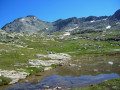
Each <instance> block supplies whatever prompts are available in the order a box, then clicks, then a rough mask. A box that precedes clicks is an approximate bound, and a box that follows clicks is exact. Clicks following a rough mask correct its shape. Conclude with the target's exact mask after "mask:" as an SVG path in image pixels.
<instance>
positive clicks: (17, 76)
mask: <svg viewBox="0 0 120 90" xmlns="http://www.w3.org/2000/svg"><path fill="white" fill-rule="evenodd" d="M0 75H2V76H4V77H7V78H10V79H11V80H12V81H11V82H10V83H9V84H14V83H17V82H18V81H19V80H21V79H25V78H26V77H27V76H29V73H26V72H17V71H14V70H12V71H9V70H1V72H0Z"/></svg>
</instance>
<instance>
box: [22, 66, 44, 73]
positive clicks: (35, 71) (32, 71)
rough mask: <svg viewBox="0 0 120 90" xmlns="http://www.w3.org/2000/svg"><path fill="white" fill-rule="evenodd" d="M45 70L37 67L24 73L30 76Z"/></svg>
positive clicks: (29, 68) (30, 68)
mask: <svg viewBox="0 0 120 90" xmlns="http://www.w3.org/2000/svg"><path fill="white" fill-rule="evenodd" d="M42 70H43V68H42V67H41V68H36V67H28V68H27V69H26V70H25V71H24V72H26V73H30V74H37V73H39V72H41V71H42Z"/></svg>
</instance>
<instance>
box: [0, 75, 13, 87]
mask: <svg viewBox="0 0 120 90" xmlns="http://www.w3.org/2000/svg"><path fill="white" fill-rule="evenodd" d="M10 82H11V79H10V78H6V77H4V76H0V86H2V85H7V84H8V83H10Z"/></svg>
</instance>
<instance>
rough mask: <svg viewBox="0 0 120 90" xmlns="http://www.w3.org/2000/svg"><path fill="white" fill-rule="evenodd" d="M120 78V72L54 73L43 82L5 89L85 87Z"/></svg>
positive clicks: (21, 84)
mask: <svg viewBox="0 0 120 90" xmlns="http://www.w3.org/2000/svg"><path fill="white" fill-rule="evenodd" d="M114 78H120V76H119V75H118V74H115V73H111V74H100V75H97V76H93V75H82V76H80V77H73V76H65V77H63V76H60V75H52V76H49V77H46V78H45V79H43V80H42V81H41V82H39V83H37V84H31V83H18V84H14V85H13V86H11V87H9V88H8V89H3V90H35V89H42V88H44V86H45V85H47V86H50V88H55V87H56V86H59V87H62V88H64V89H67V88H77V87H84V86H87V85H91V84H95V83H99V82H102V81H105V80H109V79H114Z"/></svg>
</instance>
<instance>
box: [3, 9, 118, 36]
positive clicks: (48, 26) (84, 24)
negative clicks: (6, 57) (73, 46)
mask: <svg viewBox="0 0 120 90" xmlns="http://www.w3.org/2000/svg"><path fill="white" fill-rule="evenodd" d="M119 28H120V9H119V10H117V11H116V12H115V13H114V14H113V15H112V16H100V17H96V16H89V17H82V18H77V17H71V18H68V19H58V20H56V21H54V22H46V21H42V20H40V19H38V18H37V17H36V16H33V15H28V16H26V17H22V18H18V19H15V20H14V21H13V22H10V23H8V24H6V25H5V26H3V27H2V29H3V30H5V31H12V32H17V33H44V34H49V33H53V32H56V31H70V32H71V31H77V32H79V33H80V32H84V31H86V30H92V31H97V30H100V31H103V30H107V29H110V30H114V29H115V30H119Z"/></svg>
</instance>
